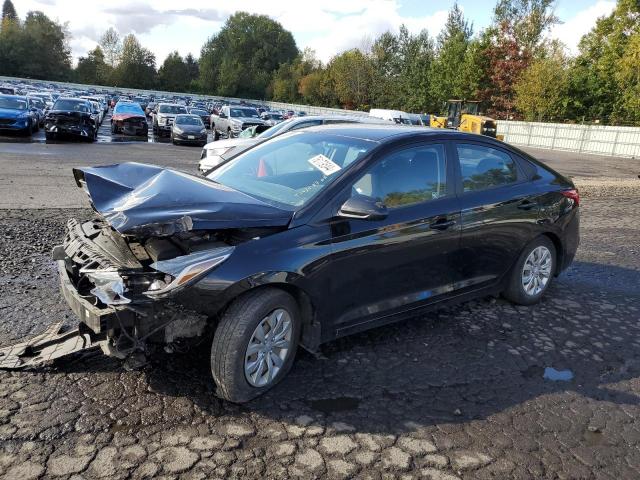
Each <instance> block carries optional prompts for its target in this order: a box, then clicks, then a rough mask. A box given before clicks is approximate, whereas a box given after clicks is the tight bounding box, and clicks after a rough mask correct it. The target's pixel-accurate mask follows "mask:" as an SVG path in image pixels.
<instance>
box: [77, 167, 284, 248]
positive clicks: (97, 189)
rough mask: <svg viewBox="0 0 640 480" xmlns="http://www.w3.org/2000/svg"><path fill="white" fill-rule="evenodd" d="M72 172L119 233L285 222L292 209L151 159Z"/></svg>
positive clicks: (159, 232)
mask: <svg viewBox="0 0 640 480" xmlns="http://www.w3.org/2000/svg"><path fill="white" fill-rule="evenodd" d="M73 175H74V177H75V179H76V183H77V185H78V186H79V187H82V188H84V189H85V191H86V192H87V193H88V195H89V197H90V199H91V202H92V204H93V207H94V209H95V210H96V211H97V212H98V213H99V214H100V215H101V216H102V217H103V218H104V219H105V220H106V221H107V222H108V223H109V224H110V225H111V226H112V227H113V228H115V229H116V230H117V231H118V232H120V233H122V234H129V235H141V236H164V235H173V234H174V233H178V232H181V231H187V230H212V229H227V228H248V227H280V226H282V227H284V226H286V225H287V224H288V223H289V222H290V220H291V217H292V215H293V212H290V211H288V210H284V209H280V208H276V207H274V206H271V205H269V204H267V203H264V202H262V201H260V200H258V199H256V198H253V197H250V196H249V195H245V194H244V193H242V192H239V191H237V190H233V189H231V188H229V187H226V186H224V185H221V184H219V183H215V182H213V181H211V180H207V179H205V178H202V177H196V176H194V175H190V174H187V173H183V172H178V171H176V170H171V169H168V168H162V167H157V166H154V165H146V164H143V163H121V164H117V165H106V166H101V167H85V168H74V169H73Z"/></svg>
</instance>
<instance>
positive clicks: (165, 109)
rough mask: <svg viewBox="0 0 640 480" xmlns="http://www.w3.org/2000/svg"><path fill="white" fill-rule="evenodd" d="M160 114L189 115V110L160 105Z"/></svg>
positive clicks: (180, 106) (177, 106)
mask: <svg viewBox="0 0 640 480" xmlns="http://www.w3.org/2000/svg"><path fill="white" fill-rule="evenodd" d="M158 112H159V113H187V109H186V108H184V107H183V106H182V105H160V108H159V109H158Z"/></svg>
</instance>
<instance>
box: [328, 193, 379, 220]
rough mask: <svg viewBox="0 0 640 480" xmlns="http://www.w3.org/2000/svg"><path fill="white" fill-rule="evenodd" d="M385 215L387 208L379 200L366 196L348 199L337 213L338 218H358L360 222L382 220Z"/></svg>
mask: <svg viewBox="0 0 640 480" xmlns="http://www.w3.org/2000/svg"><path fill="white" fill-rule="evenodd" d="M387 215H388V212H387V207H386V205H385V204H384V203H382V202H381V201H380V199H379V198H373V197H368V196H366V195H354V196H352V197H350V198H349V199H348V200H347V201H346V202H344V204H343V205H342V207H340V210H339V211H338V216H340V217H344V218H359V219H361V220H384V219H385V218H387Z"/></svg>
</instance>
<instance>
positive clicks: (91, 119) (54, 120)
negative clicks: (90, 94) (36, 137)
mask: <svg viewBox="0 0 640 480" xmlns="http://www.w3.org/2000/svg"><path fill="white" fill-rule="evenodd" d="M93 109H94V107H93V105H92V104H91V102H90V101H89V100H85V99H82V98H68V97H59V98H58V100H56V103H54V104H53V107H52V108H51V110H49V112H48V113H47V116H46V117H45V119H44V131H45V136H46V139H47V140H52V139H55V138H58V137H60V136H70V137H76V138H81V139H84V140H87V141H89V142H93V141H95V140H96V138H97V137H98V124H97V123H96V118H97V117H96V116H95V114H94V113H93Z"/></svg>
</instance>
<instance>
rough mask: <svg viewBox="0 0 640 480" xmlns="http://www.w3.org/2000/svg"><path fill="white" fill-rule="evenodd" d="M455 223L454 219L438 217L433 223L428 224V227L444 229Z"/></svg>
mask: <svg viewBox="0 0 640 480" xmlns="http://www.w3.org/2000/svg"><path fill="white" fill-rule="evenodd" d="M455 224H456V221H455V220H447V219H446V218H440V219H438V220H436V221H435V222H433V223H430V224H429V228H431V229H433V230H446V229H447V228H449V227H453V226H454V225H455Z"/></svg>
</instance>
